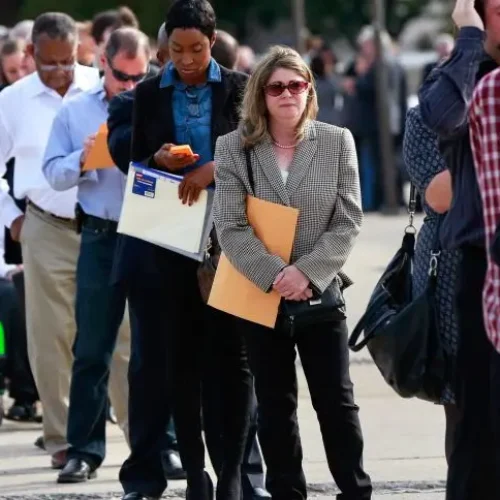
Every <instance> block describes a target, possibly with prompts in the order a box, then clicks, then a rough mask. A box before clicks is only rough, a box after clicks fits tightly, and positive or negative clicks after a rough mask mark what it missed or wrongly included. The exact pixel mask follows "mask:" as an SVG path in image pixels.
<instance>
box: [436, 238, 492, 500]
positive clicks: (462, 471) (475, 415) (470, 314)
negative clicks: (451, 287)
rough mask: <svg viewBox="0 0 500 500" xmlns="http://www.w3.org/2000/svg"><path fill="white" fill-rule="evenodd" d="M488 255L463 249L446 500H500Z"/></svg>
mask: <svg viewBox="0 0 500 500" xmlns="http://www.w3.org/2000/svg"><path fill="white" fill-rule="evenodd" d="M485 273H486V254H485V251H484V249H480V248H472V247H468V248H464V249H463V258H462V263H461V270H460V278H459V282H458V285H457V295H456V306H457V314H458V321H459V328H460V344H459V350H458V357H457V409H458V412H459V415H458V417H457V419H456V422H455V426H454V431H453V436H452V445H451V454H450V460H449V468H448V481H447V488H446V490H447V491H446V499H447V500H477V499H479V498H480V499H481V500H493V499H495V500H498V498H500V488H499V484H498V483H499V478H500V456H499V454H500V442H499V437H500V436H499V432H500V354H498V353H497V352H496V351H495V350H494V349H493V346H492V344H491V343H490V342H489V340H488V338H487V336H486V331H485V327H484V321H483V300H482V292H483V286H484V279H485Z"/></svg>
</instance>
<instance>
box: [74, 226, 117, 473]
mask: <svg viewBox="0 0 500 500" xmlns="http://www.w3.org/2000/svg"><path fill="white" fill-rule="evenodd" d="M116 238H117V236H116V232H114V231H111V230H98V229H89V228H87V227H85V226H84V227H83V230H82V239H81V248H80V256H79V259H78V267H77V292H76V322H77V334H76V339H75V343H74V346H73V355H74V362H73V374H72V380H71V391H70V406H69V417H68V443H69V445H70V448H69V451H68V456H69V458H81V459H85V460H86V461H88V462H90V463H91V464H92V466H93V467H99V466H100V465H101V463H102V461H103V460H104V457H105V445H106V434H105V430H106V414H107V403H108V380H109V370H110V364H111V359H112V356H113V351H114V349H115V345H116V339H117V336H118V329H119V327H120V325H121V323H122V321H123V316H124V313H125V303H126V297H125V291H124V290H123V289H122V287H121V286H120V285H110V273H111V268H112V260H113V256H114V252H115V245H116Z"/></svg>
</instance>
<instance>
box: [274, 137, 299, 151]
mask: <svg viewBox="0 0 500 500" xmlns="http://www.w3.org/2000/svg"><path fill="white" fill-rule="evenodd" d="M273 144H274V145H275V146H276V147H277V148H280V149H294V148H296V147H297V143H296V144H292V145H291V146H285V145H284V144H280V143H279V142H277V141H275V140H274V139H273Z"/></svg>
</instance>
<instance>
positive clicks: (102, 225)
mask: <svg viewBox="0 0 500 500" xmlns="http://www.w3.org/2000/svg"><path fill="white" fill-rule="evenodd" d="M82 226H83V227H86V228H87V229H92V230H95V231H107V232H110V233H116V230H117V229H118V222H115V221H114V220H106V219H101V218H100V217H95V216H94V215H89V214H85V213H82Z"/></svg>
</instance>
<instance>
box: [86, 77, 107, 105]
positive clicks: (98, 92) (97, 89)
mask: <svg viewBox="0 0 500 500" xmlns="http://www.w3.org/2000/svg"><path fill="white" fill-rule="evenodd" d="M88 93H89V94H92V95H95V96H97V97H98V98H99V99H100V100H101V101H106V99H107V97H106V89H105V88H104V78H101V79H100V80H99V83H98V84H97V85H96V86H94V87H92V88H91V89H90V90H89V91H88Z"/></svg>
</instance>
